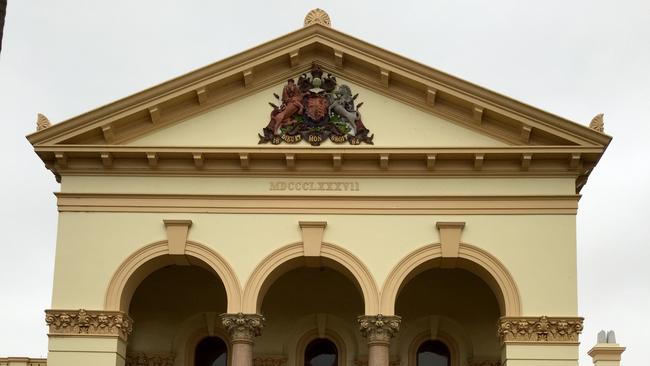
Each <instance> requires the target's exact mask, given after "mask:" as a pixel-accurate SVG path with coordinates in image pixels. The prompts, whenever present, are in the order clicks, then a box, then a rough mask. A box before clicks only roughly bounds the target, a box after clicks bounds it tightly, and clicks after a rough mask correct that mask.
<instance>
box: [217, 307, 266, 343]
mask: <svg viewBox="0 0 650 366" xmlns="http://www.w3.org/2000/svg"><path fill="white" fill-rule="evenodd" d="M221 319H222V322H223V326H224V327H225V328H226V330H227V331H228V333H229V334H230V337H231V338H232V340H233V341H252V340H253V338H255V337H257V336H260V335H261V334H262V328H264V322H265V321H266V319H264V317H263V316H262V315H259V314H243V313H238V314H222V315H221Z"/></svg>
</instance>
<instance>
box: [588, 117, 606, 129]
mask: <svg viewBox="0 0 650 366" xmlns="http://www.w3.org/2000/svg"><path fill="white" fill-rule="evenodd" d="M604 117H605V115H604V114H603V113H599V114H597V115H596V116H595V117H594V118H592V120H591V123H589V128H591V129H592V130H596V131H598V132H605V119H604Z"/></svg>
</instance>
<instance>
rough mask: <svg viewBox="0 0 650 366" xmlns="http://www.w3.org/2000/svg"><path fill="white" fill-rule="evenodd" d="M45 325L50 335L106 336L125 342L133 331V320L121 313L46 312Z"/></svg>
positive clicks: (99, 311)
mask: <svg viewBox="0 0 650 366" xmlns="http://www.w3.org/2000/svg"><path fill="white" fill-rule="evenodd" d="M45 323H46V324H47V325H48V326H49V327H50V329H49V334H50V335H78V334H89V335H107V336H118V337H120V338H122V339H123V340H125V341H126V339H127V337H128V336H129V334H131V331H132V330H133V320H131V318H130V317H129V316H128V315H127V314H126V313H124V312H121V311H104V310H84V309H79V310H46V311H45Z"/></svg>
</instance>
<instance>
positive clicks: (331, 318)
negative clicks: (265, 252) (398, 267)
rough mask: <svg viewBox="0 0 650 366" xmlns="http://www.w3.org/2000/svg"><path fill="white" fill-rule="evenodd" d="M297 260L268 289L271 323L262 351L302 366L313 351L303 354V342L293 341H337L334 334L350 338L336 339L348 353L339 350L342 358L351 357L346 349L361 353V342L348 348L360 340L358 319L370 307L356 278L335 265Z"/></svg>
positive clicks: (264, 304)
mask: <svg viewBox="0 0 650 366" xmlns="http://www.w3.org/2000/svg"><path fill="white" fill-rule="evenodd" d="M292 261H293V262H294V263H289V265H290V267H291V269H288V270H287V269H286V268H284V269H276V270H280V271H281V274H280V275H278V276H273V282H272V283H270V284H268V285H266V287H267V290H266V292H265V294H264V296H263V298H262V301H261V306H260V310H261V313H262V314H264V316H265V317H266V321H267V324H266V326H265V328H264V332H263V333H262V336H260V337H259V338H258V339H256V341H255V348H256V352H259V353H261V354H283V353H285V354H286V353H288V354H291V356H290V357H291V360H292V361H294V362H295V365H296V366H302V365H303V363H304V362H305V357H306V356H305V354H297V353H304V352H307V351H308V347H306V345H303V346H302V349H301V346H300V345H299V344H298V343H300V342H298V343H296V344H294V343H293V341H292V340H297V339H302V338H304V336H305V335H306V334H312V336H311V337H309V338H310V339H320V338H323V339H330V340H332V339H334V338H332V337H330V336H329V334H331V333H332V332H333V334H337V335H338V336H340V337H343V338H345V339H348V341H346V342H342V341H341V339H340V338H339V337H338V336H337V337H335V338H336V339H337V342H336V343H337V346H341V347H343V348H344V349H343V350H340V349H339V350H338V352H339V356H340V355H341V352H343V353H345V348H347V350H348V351H351V350H355V349H357V348H358V345H357V344H356V341H353V342H352V343H353V344H348V343H350V341H349V340H350V339H356V338H354V335H356V332H357V330H356V328H355V326H354V324H355V320H356V317H357V316H359V315H362V314H363V311H364V305H363V296H362V293H361V291H360V290H359V288H358V286H357V285H355V283H354V282H353V280H351V279H350V276H351V275H345V274H343V273H341V272H340V269H339V270H337V269H334V268H333V266H332V265H331V263H330V265H324V264H316V265H315V264H314V263H311V264H312V265H310V266H309V267H308V266H305V265H304V264H305V262H304V260H303V259H301V258H296V259H294V260H292ZM287 268H288V267H287ZM310 332H311V333H310ZM349 335H352V337H350V336H349ZM303 340H305V339H303ZM305 341H307V342H309V341H310V340H309V339H306V340H305ZM343 343H345V344H343ZM285 350H286V351H285ZM312 351H313V350H312ZM294 355H295V356H294ZM340 362H345V360H341V361H340ZM339 364H341V363H339Z"/></svg>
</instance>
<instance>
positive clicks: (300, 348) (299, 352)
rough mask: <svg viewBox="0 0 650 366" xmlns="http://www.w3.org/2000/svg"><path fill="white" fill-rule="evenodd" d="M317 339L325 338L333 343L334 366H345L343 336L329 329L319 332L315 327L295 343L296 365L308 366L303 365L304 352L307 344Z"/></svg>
mask: <svg viewBox="0 0 650 366" xmlns="http://www.w3.org/2000/svg"><path fill="white" fill-rule="evenodd" d="M317 339H327V340H329V341H330V342H332V343H334V346H336V350H337V355H336V366H345V365H346V360H347V348H346V344H345V342H344V341H343V338H341V336H339V335H338V334H337V333H335V332H333V331H331V330H330V329H327V330H325V334H319V333H318V330H317V329H312V330H309V331H307V332H305V334H303V336H302V337H300V339H299V340H298V343H297V344H296V356H295V357H296V358H295V360H296V366H309V365H305V352H306V351H307V346H309V344H310V343H311V342H313V341H314V340H317Z"/></svg>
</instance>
